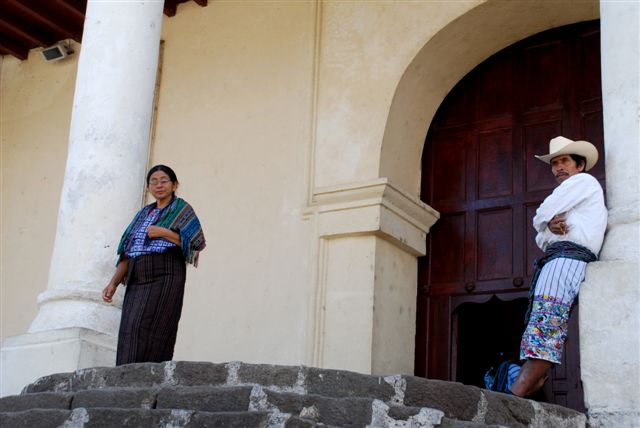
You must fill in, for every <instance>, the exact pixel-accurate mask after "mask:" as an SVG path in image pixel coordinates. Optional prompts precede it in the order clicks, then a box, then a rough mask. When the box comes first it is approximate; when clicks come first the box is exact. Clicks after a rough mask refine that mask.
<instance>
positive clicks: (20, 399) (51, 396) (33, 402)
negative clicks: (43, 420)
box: [0, 392, 71, 412]
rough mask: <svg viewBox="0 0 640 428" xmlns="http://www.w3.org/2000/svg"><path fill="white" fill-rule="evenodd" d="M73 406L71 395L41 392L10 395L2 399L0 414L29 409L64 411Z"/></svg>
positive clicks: (0, 401) (0, 400)
mask: <svg viewBox="0 0 640 428" xmlns="http://www.w3.org/2000/svg"><path fill="white" fill-rule="evenodd" d="M70 406H71V394H66V393H55V392H39V393H35V394H26V395H9V396H7V397H2V398H0V412H20V411H23V410H28V409H64V410H69V408H70Z"/></svg>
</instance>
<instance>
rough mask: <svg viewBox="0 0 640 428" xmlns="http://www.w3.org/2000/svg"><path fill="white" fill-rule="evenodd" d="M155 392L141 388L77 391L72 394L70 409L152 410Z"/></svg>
mask: <svg viewBox="0 0 640 428" xmlns="http://www.w3.org/2000/svg"><path fill="white" fill-rule="evenodd" d="M155 403H156V392H155V391H154V390H153V389H146V388H144V389H142V388H103V389H88V390H83V391H77V392H76V393H75V394H73V403H72V408H74V409H75V408H78V407H84V408H92V407H112V408H121V409H129V408H133V409H135V408H138V409H153V408H155Z"/></svg>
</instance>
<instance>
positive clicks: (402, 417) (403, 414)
mask: <svg viewBox="0 0 640 428" xmlns="http://www.w3.org/2000/svg"><path fill="white" fill-rule="evenodd" d="M418 413H420V407H409V406H389V413H388V415H389V417H390V418H392V419H395V420H396V421H406V420H408V419H409V418H410V417H412V416H415V415H417V414H418Z"/></svg>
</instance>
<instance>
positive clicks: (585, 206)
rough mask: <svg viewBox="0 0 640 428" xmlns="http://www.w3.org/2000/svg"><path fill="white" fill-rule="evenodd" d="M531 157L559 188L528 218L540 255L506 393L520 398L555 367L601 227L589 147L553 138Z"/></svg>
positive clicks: (603, 218) (603, 219) (603, 213)
mask: <svg viewBox="0 0 640 428" xmlns="http://www.w3.org/2000/svg"><path fill="white" fill-rule="evenodd" d="M536 158H538V159H540V160H541V161H543V162H546V163H548V164H550V165H551V172H552V173H553V175H554V176H555V178H556V181H557V182H558V183H559V186H558V187H556V188H555V190H554V191H553V193H552V194H551V195H549V196H548V197H547V198H546V199H545V200H544V201H543V202H542V204H541V205H540V207H538V210H537V211H536V215H535V217H534V218H533V227H534V228H535V229H536V231H537V232H538V234H537V236H536V244H538V246H539V247H540V249H542V250H543V251H544V252H545V256H544V257H543V258H542V259H539V260H536V272H535V273H534V275H533V279H532V283H531V290H530V292H529V310H528V311H527V315H528V321H527V327H526V329H525V332H524V334H523V335H522V343H521V345H520V359H522V360H526V362H525V363H524V365H523V366H522V370H521V371H520V374H519V376H518V378H517V379H516V381H515V382H514V384H513V385H512V386H511V389H510V392H511V393H512V394H514V395H517V396H520V397H525V396H528V395H531V394H533V393H534V392H536V391H537V390H538V389H540V388H541V387H542V385H543V384H544V381H545V379H546V373H547V371H548V370H549V368H550V367H551V366H552V364H559V363H560V361H561V359H562V352H563V349H564V341H565V338H566V335H567V328H568V322H569V311H570V309H571V306H572V305H573V302H574V300H575V298H576V297H577V295H578V291H579V289H580V284H581V283H582V281H583V280H584V276H585V272H586V268H587V263H588V262H591V261H595V260H597V254H598V253H599V252H600V248H601V247H602V241H603V239H604V232H605V229H606V227H607V209H606V207H605V205H604V196H603V192H602V187H601V186H600V183H598V181H597V180H596V179H595V178H594V177H593V176H591V175H589V174H587V173H585V171H588V170H590V169H591V168H592V167H593V166H594V165H595V164H596V162H597V161H598V151H597V149H596V148H595V146H594V145H593V144H591V143H589V142H587V141H572V140H570V139H568V138H565V137H556V138H553V139H552V140H551V141H550V142H549V154H548V155H544V156H536Z"/></svg>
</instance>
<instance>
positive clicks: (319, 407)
mask: <svg viewBox="0 0 640 428" xmlns="http://www.w3.org/2000/svg"><path fill="white" fill-rule="evenodd" d="M265 392H266V394H267V402H268V404H269V407H275V408H277V409H278V410H279V411H280V412H283V413H291V414H292V415H294V416H298V417H301V418H304V419H308V420H312V421H314V422H319V423H323V424H327V425H335V426H366V425H368V424H369V423H371V412H372V410H371V403H372V401H373V400H372V399H369V398H360V397H348V398H330V397H321V396H318V395H300V394H296V393H290V392H273V391H269V390H265Z"/></svg>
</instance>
